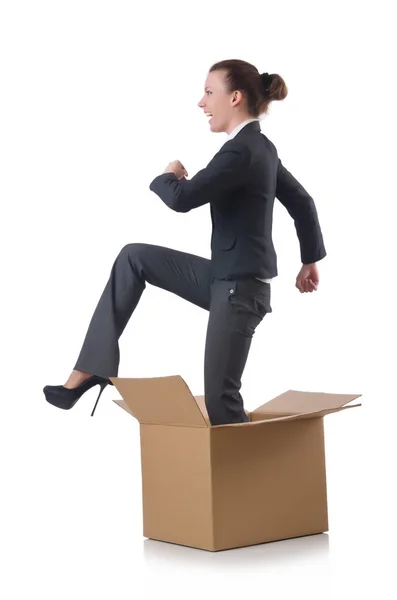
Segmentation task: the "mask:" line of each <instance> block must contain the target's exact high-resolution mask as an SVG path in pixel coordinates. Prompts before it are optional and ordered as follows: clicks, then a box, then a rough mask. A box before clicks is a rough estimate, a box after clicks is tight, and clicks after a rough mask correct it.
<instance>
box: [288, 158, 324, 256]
mask: <svg viewBox="0 0 397 600" xmlns="http://www.w3.org/2000/svg"><path fill="white" fill-rule="evenodd" d="M276 197H277V198H278V200H280V202H281V204H283V205H284V206H285V208H286V209H287V211H288V212H289V214H290V215H291V217H292V218H293V220H294V224H295V229H296V233H297V235H298V239H299V244H300V252H301V261H302V263H303V264H309V263H315V262H317V261H319V260H321V259H322V258H324V257H325V256H326V255H327V253H326V250H325V247H324V241H323V235H322V232H321V228H320V223H319V220H318V215H317V210H316V206H315V204H314V201H313V198H312V197H311V196H310V195H309V194H308V193H307V191H306V190H305V189H304V187H303V186H302V185H301V184H300V183H299V181H297V180H296V179H295V177H294V176H293V175H292V174H291V173H290V172H289V171H288V170H287V169H286V168H285V167H284V165H283V164H282V162H281V160H280V159H279V162H278V169H277V186H276Z"/></svg>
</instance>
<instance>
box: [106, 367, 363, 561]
mask: <svg viewBox="0 0 397 600" xmlns="http://www.w3.org/2000/svg"><path fill="white" fill-rule="evenodd" d="M111 381H112V383H113V384H114V386H115V387H116V388H117V390H118V391H119V392H120V394H121V396H122V398H123V399H122V400H114V402H115V403H116V404H118V405H119V406H121V407H122V408H123V409H125V410H126V411H127V412H129V413H130V414H131V415H133V416H134V417H135V418H136V419H137V420H138V421H139V423H140V435H141V464H142V493H143V535H144V536H145V537H148V538H152V539H155V540H161V541H166V542H173V543H176V544H183V545H186V546H192V547H195V548H201V549H204V550H212V551H217V550H226V549H229V548H238V547H242V546H249V545H252V544H260V543H263V542H269V541H274V540H281V539H286V538H292V537H298V536H303V535H310V534H316V533H322V532H325V531H328V513H327V490H326V471H325V455H324V428H323V417H324V416H325V415H327V414H329V413H332V412H336V411H341V410H345V409H346V408H351V407H353V406H360V404H355V405H350V406H345V405H346V404H347V403H349V402H351V401H352V400H355V399H356V398H358V397H359V396H360V394H326V393H314V392H301V391H294V390H289V391H287V392H285V393H284V394H281V395H280V396H277V397H276V398H274V399H273V400H270V402H267V403H266V404H263V405H262V406H260V407H258V408H257V409H256V410H254V411H252V412H251V413H249V412H248V411H246V412H247V415H248V416H249V422H248V423H238V424H230V425H217V426H214V427H213V426H211V425H210V422H209V419H208V415H207V411H206V408H205V402H204V396H193V394H192V393H191V391H190V390H189V388H188V386H187V385H186V383H185V381H184V380H183V379H182V377H180V376H179V375H175V376H169V377H154V378H144V379H142V378H141V379H133V378H121V377H111Z"/></svg>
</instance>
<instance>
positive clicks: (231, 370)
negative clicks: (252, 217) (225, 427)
mask: <svg viewBox="0 0 397 600" xmlns="http://www.w3.org/2000/svg"><path fill="white" fill-rule="evenodd" d="M146 283H150V284H151V285H154V286H156V287H159V288H162V289H163V290H167V291H169V292H172V293H173V294H176V295H178V296H180V297H181V298H184V299H185V300H188V301H189V302H192V303H193V304H195V305H196V306H200V307H201V308H204V309H205V310H208V311H209V319H208V326H207V334H206V341H205V356H204V395H205V403H206V407H207V411H208V416H209V419H210V422H211V424H212V425H221V424H226V423H240V422H244V421H247V416H246V414H245V412H244V406H243V399H242V396H241V394H240V387H241V376H242V374H243V371H244V368H245V364H246V361H247V357H248V352H249V349H250V346H251V341H252V336H253V334H254V332H255V329H256V327H257V326H258V324H259V323H260V322H261V321H262V319H263V318H264V316H265V314H266V313H268V312H271V311H272V309H271V306H270V284H269V283H266V282H262V281H259V280H258V279H255V278H251V279H237V280H236V279H233V280H222V279H213V278H212V277H211V276H210V260H209V259H206V258H202V257H200V256H195V255H193V254H188V253H186V252H180V251H179V250H173V249H171V248H166V247H163V246H155V245H152V244H142V243H136V244H127V245H126V246H124V247H123V248H122V249H121V251H120V253H119V254H118V256H117V258H116V260H115V262H114V264H113V267H112V270H111V273H110V277H109V280H108V282H107V284H106V286H105V288H104V290H103V292H102V295H101V297H100V299H99V302H98V305H97V307H96V309H95V311H94V314H93V316H92V318H91V322H90V324H89V327H88V330H87V333H86V336H85V339H84V342H83V346H82V348H81V351H80V354H79V357H78V359H77V362H76V364H75V366H74V369H77V370H79V371H87V372H88V373H91V374H93V375H99V376H101V377H117V376H118V367H119V361H120V350H119V344H118V340H119V338H120V336H121V334H122V333H123V331H124V328H125V326H126V325H127V323H128V321H129V319H130V317H131V315H132V313H133V312H134V310H135V308H136V306H137V304H138V302H139V300H140V298H141V295H142V292H143V291H144V289H145V287H146ZM164 316H165V315H164ZM131 376H133V375H132V374H131Z"/></svg>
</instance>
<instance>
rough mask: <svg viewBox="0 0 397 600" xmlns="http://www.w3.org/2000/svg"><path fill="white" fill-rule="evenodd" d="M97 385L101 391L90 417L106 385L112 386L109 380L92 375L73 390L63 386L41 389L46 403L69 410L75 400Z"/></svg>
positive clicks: (47, 386)
mask: <svg viewBox="0 0 397 600" xmlns="http://www.w3.org/2000/svg"><path fill="white" fill-rule="evenodd" d="M97 384H99V385H100V386H101V389H100V391H99V395H98V398H97V400H96V402H95V406H94V409H93V411H92V413H91V417H92V416H93V415H94V412H95V409H96V407H97V404H98V401H99V398H100V396H101V394H102V392H103V390H104V389H105V387H106V386H107V385H113V384H112V382H111V381H110V380H109V379H105V378H104V377H99V375H92V377H90V378H89V379H87V380H86V381H83V383H81V384H80V385H79V386H77V387H75V388H66V387H65V386H64V385H46V386H45V387H44V388H43V392H44V395H45V398H46V400H47V402H49V403H50V404H52V405H53V406H57V407H58V408H62V409H64V410H69V409H71V408H73V406H74V405H75V404H76V402H77V400H79V398H81V396H82V395H83V394H84V393H85V392H87V391H88V390H89V389H91V388H92V387H93V386H94V385H97Z"/></svg>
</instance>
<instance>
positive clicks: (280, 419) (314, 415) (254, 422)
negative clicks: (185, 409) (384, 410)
mask: <svg viewBox="0 0 397 600" xmlns="http://www.w3.org/2000/svg"><path fill="white" fill-rule="evenodd" d="M357 406H361V404H350V405H349V406H340V407H339V408H328V409H325V410H316V411H313V412H306V413H301V414H293V415H285V416H280V415H279V414H278V415H277V416H275V417H274V418H271V417H269V413H268V414H267V415H266V418H265V415H264V418H263V419H262V420H261V419H260V416H258V417H257V418H256V419H254V420H252V421H250V422H249V423H229V424H227V425H215V426H213V427H212V428H211V429H219V428H221V427H223V428H224V427H257V426H264V427H266V426H268V425H271V424H272V423H282V422H289V421H298V420H301V419H314V418H318V417H324V416H325V415H329V414H331V413H335V412H340V411H342V410H347V409H348V408H356V407H357ZM251 417H252V413H251Z"/></svg>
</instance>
